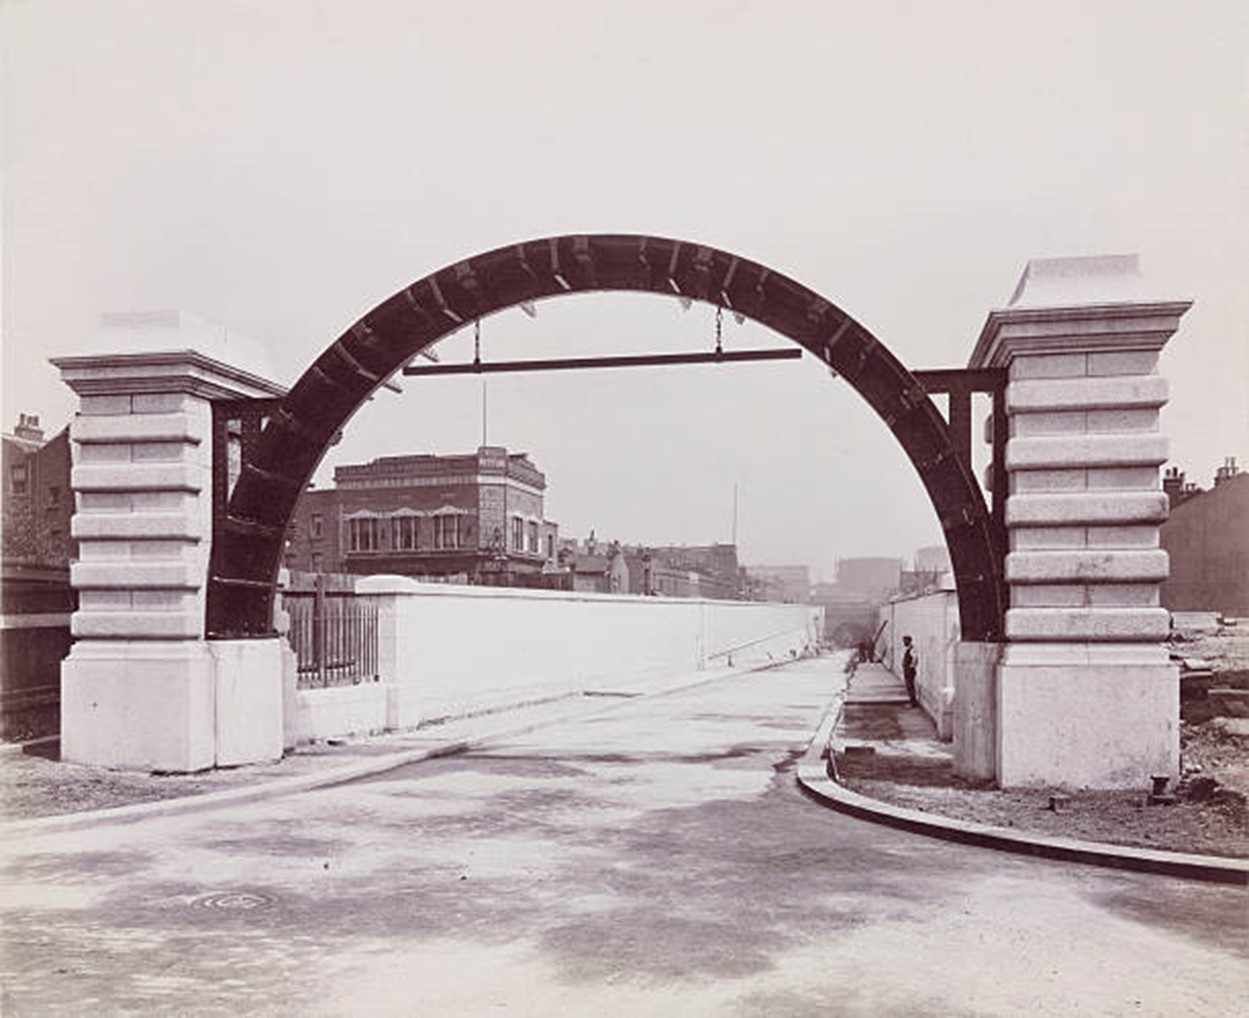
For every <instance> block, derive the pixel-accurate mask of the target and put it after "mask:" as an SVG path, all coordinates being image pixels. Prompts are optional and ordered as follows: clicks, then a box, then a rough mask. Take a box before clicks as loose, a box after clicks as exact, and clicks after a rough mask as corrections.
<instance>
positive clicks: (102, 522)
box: [70, 513, 205, 541]
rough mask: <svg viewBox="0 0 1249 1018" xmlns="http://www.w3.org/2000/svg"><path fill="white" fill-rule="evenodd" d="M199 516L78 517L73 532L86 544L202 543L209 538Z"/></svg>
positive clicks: (160, 514) (96, 515)
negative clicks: (110, 541)
mask: <svg viewBox="0 0 1249 1018" xmlns="http://www.w3.org/2000/svg"><path fill="white" fill-rule="evenodd" d="M203 530H204V528H203V525H202V522H201V520H200V518H199V517H198V516H195V515H192V514H190V513H126V514H124V515H123V514H121V513H77V514H75V515H74V518H73V520H72V522H71V523H70V532H71V533H72V534H73V536H74V537H75V538H76V539H78V540H82V541H90V540H93V539H96V540H105V539H114V540H117V539H126V538H149V539H152V540H173V539H178V540H186V541H198V540H199V539H200V538H201V537H203V536H205V535H204V533H203Z"/></svg>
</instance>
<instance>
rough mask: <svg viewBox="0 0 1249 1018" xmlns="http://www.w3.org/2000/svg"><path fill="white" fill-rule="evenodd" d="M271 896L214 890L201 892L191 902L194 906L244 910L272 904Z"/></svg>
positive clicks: (250, 892)
mask: <svg viewBox="0 0 1249 1018" xmlns="http://www.w3.org/2000/svg"><path fill="white" fill-rule="evenodd" d="M273 900H274V899H273V898H271V897H270V896H269V895H267V894H257V893H256V892H255V891H214V892H213V893H212V894H202V895H200V896H199V897H198V898H196V899H195V900H194V901H193V902H192V903H191V904H192V905H193V906H194V907H195V908H221V909H229V910H233V911H246V910H248V909H257V908H265V907H266V906H268V905H272V904H273Z"/></svg>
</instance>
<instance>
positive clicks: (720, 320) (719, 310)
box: [716, 304, 724, 354]
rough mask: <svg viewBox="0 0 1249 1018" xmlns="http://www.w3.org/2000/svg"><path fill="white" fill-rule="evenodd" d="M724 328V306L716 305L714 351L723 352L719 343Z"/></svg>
mask: <svg viewBox="0 0 1249 1018" xmlns="http://www.w3.org/2000/svg"><path fill="white" fill-rule="evenodd" d="M723 330H724V308H723V307H722V306H721V305H718V304H717V305H716V353H718V354H719V353H724V347H723V345H722V344H721V333H722V332H723Z"/></svg>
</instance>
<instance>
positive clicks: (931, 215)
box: [0, 0, 1249, 580]
mask: <svg viewBox="0 0 1249 1018" xmlns="http://www.w3.org/2000/svg"><path fill="white" fill-rule="evenodd" d="M0 18H3V25H2V28H3V31H0V38H2V40H3V41H2V42H0V45H2V46H3V58H4V59H3V86H4V88H3V92H4V96H5V99H4V110H3V113H4V127H3V132H4V138H3V142H4V144H3V153H2V156H0V158H2V159H3V166H2V169H3V176H2V179H3V188H4V195H3V213H2V214H3V222H2V225H3V249H2V251H0V257H2V259H3V292H2V293H0V297H2V299H3V313H2V324H3V332H2V336H0V338H2V341H3V375H4V379H3V396H2V399H3V403H2V406H0V414H2V416H3V420H4V422H5V426H6V427H11V426H12V424H13V422H14V421H16V420H17V415H18V414H19V413H20V412H31V413H37V414H39V415H40V417H41V421H42V423H43V426H44V427H45V428H46V429H47V430H48V431H49V433H51V432H55V431H56V430H58V429H59V428H60V427H61V426H62V425H63V424H64V423H65V421H66V420H67V419H68V417H69V415H70V413H71V412H72V408H73V400H72V394H71V393H70V392H69V390H68V389H67V388H65V387H64V386H63V385H61V384H60V382H59V380H58V378H57V375H56V372H55V370H54V369H53V368H51V367H50V366H49V365H48V363H47V359H48V358H49V357H52V356H56V355H58V354H63V353H66V352H70V351H74V350H82V349H84V348H94V349H101V346H100V343H101V340H100V338H99V336H98V334H97V333H98V330H97V322H98V316H99V314H100V313H101V312H105V311H145V310H155V309H166V308H168V309H173V308H177V309H183V310H186V311H188V312H192V313H194V314H196V315H199V316H201V317H202V318H204V319H206V320H208V321H211V322H217V323H221V324H222V325H224V326H226V327H227V328H228V329H229V330H230V334H231V335H232V336H233V335H250V336H252V337H254V338H255V339H256V340H257V341H258V342H259V343H260V344H261V346H262V347H263V353H264V354H265V356H266V357H267V359H268V361H269V364H270V366H271V371H272V375H273V376H274V378H275V379H276V380H277V381H281V382H284V383H286V384H290V383H292V382H293V381H294V380H295V379H296V378H297V377H298V376H299V374H300V373H301V372H302V371H303V370H304V369H305V368H306V367H307V365H308V364H309V363H310V362H311V361H312V360H313V359H314V358H315V357H316V356H317V355H318V354H319V353H320V351H321V350H323V349H324V348H325V347H326V346H327V345H328V344H329V343H330V342H332V340H333V339H334V338H335V337H336V336H337V335H339V334H340V333H341V332H342V331H343V330H344V329H345V328H346V327H347V326H349V325H350V324H351V323H352V322H353V321H355V320H356V319H357V318H359V317H360V316H361V315H363V314H365V313H366V312H368V311H369V310H370V309H371V308H372V307H374V306H375V305H376V304H377V303H379V302H380V301H381V300H383V299H385V298H386V297H387V296H389V295H390V294H391V293H394V292H395V291H397V290H399V289H400V288H402V287H403V286H406V285H407V284H409V283H410V282H412V281H413V280H415V279H418V278H420V277H422V276H424V275H426V274H427V273H429V272H431V271H434V270H436V269H438V268H441V267H443V266H445V265H448V264H452V263H454V262H456V261H459V260H461V259H463V258H466V257H469V256H472V255H474V254H476V253H478V252H481V251H485V250H489V249H491V248H494V247H497V246H499V245H501V244H506V243H509V242H512V241H520V240H525V239H529V238H534V237H542V236H548V235H554V234H564V233H572V232H635V233H650V234H656V235H662V236H675V237H680V238H684V239H689V240H694V241H701V242H705V243H708V244H712V245H714V246H716V247H720V248H723V249H726V250H730V251H734V252H737V253H740V254H742V255H745V256H747V257H750V258H753V259H755V260H757V261H760V262H763V263H764V264H767V265H770V266H773V267H775V268H776V269H777V270H779V271H782V272H785V273H786V274H788V275H791V276H793V277H794V278H796V279H798V280H799V281H801V282H802V283H804V284H806V285H808V286H810V287H812V288H813V289H815V290H817V291H818V292H820V293H821V294H823V295H824V296H826V297H827V298H828V299H830V300H832V301H833V302H835V303H837V304H838V305H839V306H841V307H843V308H844V309H845V310H846V311H848V312H849V313H850V314H852V315H854V316H855V317H856V318H857V319H858V320H860V321H861V322H863V324H864V325H866V326H867V327H868V328H869V329H871V330H872V332H873V333H874V334H875V335H876V336H877V337H879V338H880V339H881V341H882V342H883V343H885V344H886V345H887V346H888V347H889V348H890V349H891V350H892V351H893V352H894V353H895V354H896V355H897V356H898V357H899V358H900V359H901V360H902V361H903V362H904V363H906V364H908V365H909V366H912V367H915V368H926V367H958V366H962V365H963V364H965V363H966V361H967V357H968V355H969V354H970V352H971V349H972V347H973V345H974V343H975V339H976V336H977V335H978V333H979V331H980V328H981V326H982V324H983V322H984V320H985V316H986V315H987V313H988V312H989V310H990V309H992V308H994V307H1000V306H1003V305H1004V304H1005V303H1006V301H1007V299H1008V298H1009V297H1010V294H1011V292H1012V290H1013V289H1014V286H1015V282H1016V280H1017V279H1018V277H1019V275H1020V273H1021V272H1022V270H1023V268H1024V265H1025V263H1026V262H1027V261H1028V259H1030V258H1037V257H1049V256H1056V255H1081V254H1106V253H1130V252H1139V253H1140V254H1141V256H1142V262H1143V266H1144V272H1145V276H1146V279H1147V280H1148V282H1149V288H1150V292H1151V293H1154V294H1156V295H1157V297H1159V298H1160V299H1170V298H1190V299H1193V300H1194V301H1195V303H1194V306H1193V309H1192V310H1191V311H1190V312H1189V314H1188V315H1187V316H1186V317H1185V319H1184V321H1183V324H1182V326H1181V329H1180V332H1179V333H1178V334H1177V335H1176V336H1175V338H1174V339H1173V340H1172V341H1171V343H1170V345H1169V346H1168V348H1167V349H1166V350H1165V351H1164V353H1163V357H1162V360H1161V365H1160V370H1161V372H1162V373H1163V374H1164V375H1165V376H1166V377H1167V379H1168V382H1169V385H1170V391H1171V404H1170V406H1169V407H1168V408H1167V409H1166V410H1165V411H1164V414H1163V421H1162V427H1163V430H1164V431H1165V432H1166V433H1167V434H1168V435H1170V436H1171V439H1172V443H1171V461H1172V462H1173V463H1175V464H1177V465H1179V466H1180V467H1181V469H1183V470H1185V471H1186V472H1187V473H1188V476H1189V477H1190V478H1192V479H1194V480H1197V481H1198V482H1199V483H1203V482H1204V483H1208V481H1205V478H1206V475H1207V474H1208V473H1212V472H1213V470H1214V468H1215V467H1216V466H1217V465H1218V464H1219V463H1221V462H1222V460H1223V458H1224V457H1225V456H1229V455H1231V456H1237V457H1238V458H1239V459H1240V460H1241V462H1249V117H1247V116H1246V113H1247V112H1249V109H1247V106H1246V80H1245V66H1246V54H1247V53H1249V14H1247V13H1246V11H1245V10H1244V8H1243V5H1236V4H1231V3H1222V2H1213V0H1207V2H1195V3H1171V2H1162V0H1156V2H1142V3H1139V4H1134V5H1118V4H1106V5H1089V4H1086V3H1076V2H1068V0H1055V2H1053V3H1050V4H1046V5H1044V6H1043V7H1035V6H1027V5H1010V4H1000V3H989V2H956V0H951V2H948V3H943V4H917V3H913V2H904V0H897V2H882V3H880V4H876V5H872V6H871V7H870V8H865V7H864V6H863V5H858V4H853V5H852V4H841V3H828V4H822V5H815V4H808V3H796V2H790V3H784V2H780V3H776V2H774V3H760V2H749V0H748V2H742V3H734V4H727V3H702V2H696V0H691V2H689V3H683V4H680V5H672V4H659V3H651V2H647V0H637V2H634V3H630V4H627V5H625V4H614V3H606V2H587V3H582V4H577V5H564V4H547V5H541V4H539V5H516V4H510V3H501V2H496V3H490V2H487V3H483V4H478V5H474V6H473V8H472V9H471V10H470V9H467V8H462V7H456V6H455V5H428V4H400V3H390V2H376V0H360V2H351V3H347V2H345V0H269V2H266V3H263V4H238V3H229V2H217V0H214V2H208V0H185V2H181V3H179V4H164V3H159V2H156V0H103V2H93V3H75V2H64V3H58V4H38V3H9V4H5V5H3V6H2V7H0ZM471 332H472V330H471V328H469V329H466V330H463V331H462V332H461V333H459V334H457V335H456V336H455V337H452V338H450V339H448V340H447V341H445V342H444V343H443V344H442V345H441V346H440V348H439V355H440V356H441V357H442V358H443V359H444V360H447V361H450V360H469V359H471V357H472V336H471ZM713 342H714V322H713V310H712V309H710V308H708V307H706V306H701V305H696V306H694V307H693V308H691V309H689V310H683V309H682V307H681V305H680V304H679V303H678V302H677V301H675V300H663V299H647V298H645V297H641V296H636V295H596V296H592V297H574V298H568V299H563V300H558V301H549V302H546V303H543V304H540V305H539V306H538V307H537V318H536V319H531V318H530V317H529V316H527V315H526V314H523V313H522V312H521V311H520V310H515V311H512V312H508V313H505V314H501V315H498V316H496V317H494V318H491V319H487V320H486V321H484V322H483V323H482V345H483V356H485V357H488V358H502V357H537V356H546V355H560V354H564V355H574V354H575V355H587V354H593V353H626V352H635V353H636V352H667V351H675V350H692V349H702V350H707V349H710V348H711V346H712V344H713ZM784 342H785V341H784V340H781V339H780V338H779V337H777V336H775V335H772V334H769V333H766V332H765V331H764V330H762V329H760V328H757V327H755V326H753V325H751V324H749V323H748V324H746V325H740V326H739V325H738V324H737V323H735V322H733V321H732V320H731V318H729V317H726V321H725V343H726V346H728V347H729V348H741V347H745V346H765V345H769V344H782V343H784ZM401 386H402V388H403V389H404V393H403V395H397V394H395V393H390V392H381V393H379V394H378V396H377V398H376V399H375V400H374V401H373V402H372V403H370V404H368V405H367V406H366V407H365V408H364V409H363V410H362V411H361V412H360V413H359V414H358V415H357V417H356V418H355V419H354V420H353V421H352V422H351V426H350V427H348V428H347V430H346V432H345V434H344V438H343V441H342V442H341V443H340V445H339V446H337V447H335V448H334V449H333V450H331V452H330V454H329V456H327V459H326V462H325V463H324V464H323V465H322V468H321V471H320V473H319V475H318V476H319V477H321V478H322V479H326V478H328V476H329V475H330V473H331V472H332V468H333V466H334V464H335V463H338V462H359V461H361V460H367V459H371V458H373V457H376V456H382V455H391V454H398V453H403V452H429V453H435V454H439V453H441V454H446V453H455V452H460V451H465V450H469V449H474V448H476V447H477V445H479V444H481V438H482V435H481V429H482V399H483V392H482V384H481V381H480V380H479V379H477V378H471V377H469V378H460V379H407V380H401ZM488 391H489V395H488V400H489V439H490V441H491V442H492V443H496V442H497V443H498V444H502V445H506V446H507V447H508V448H510V449H514V450H517V451H528V452H530V453H531V454H533V455H534V456H535V458H537V459H539V460H540V461H541V462H542V464H543V469H544V470H546V471H547V472H548V474H549V476H550V477H551V479H552V490H551V492H550V497H549V504H548V512H549V514H550V515H551V517H552V518H553V519H557V520H559V521H560V524H561V529H562V531H563V532H564V533H567V534H576V535H581V536H584V534H587V533H588V532H589V530H590V529H591V528H595V529H596V530H597V531H598V532H599V533H604V534H617V535H628V537H629V539H630V540H637V541H638V542H640V543H648V544H679V543H687V544H691V545H693V544H705V543H710V542H713V541H729V540H731V539H732V535H733V527H734V488H735V487H736V488H737V493H738V494H737V499H736V504H737V511H736V521H737V536H738V545H739V551H740V554H741V557H742V559H743V561H746V562H758V563H773V564H807V565H808V566H809V567H810V569H811V572H812V579H813V580H820V579H827V578H830V577H831V576H832V573H833V569H834V564H835V562H836V560H837V559H838V558H844V557H853V556H863V555H867V556H870V555H883V556H898V557H902V558H907V557H909V556H910V555H912V554H913V553H914V551H915V550H916V549H918V548H922V547H924V546H927V545H932V544H936V543H939V542H940V541H941V531H940V527H939V526H938V524H937V521H936V519H935V516H934V514H933V512H932V510H931V508H930V506H929V504H928V501H927V498H926V496H925V494H924V492H923V489H922V488H921V486H920V484H919V481H918V479H917V477H916V475H915V472H914V470H913V468H912V467H911V465H910V464H909V462H907V460H906V458H905V456H904V455H903V454H902V452H901V450H900V449H899V448H898V446H897V444H896V443H895V442H894V440H893V439H892V437H891V436H890V435H889V433H888V431H887V429H886V428H885V427H884V426H883V425H882V424H881V422H880V421H879V420H878V419H877V418H876V417H875V415H874V414H873V413H872V412H871V411H870V409H869V408H868V407H867V406H866V405H865V403H864V402H863V401H862V400H861V399H860V398H859V397H858V396H857V395H856V394H855V393H854V392H853V391H852V390H851V389H850V388H849V387H848V386H847V385H846V384H845V383H844V382H839V381H836V380H833V379H831V378H830V377H829V374H828V372H827V370H825V369H823V368H822V367H821V366H820V365H818V364H816V363H815V362H814V361H813V360H811V359H810V358H806V359H805V360H804V361H803V362H802V363H797V364H791V363H784V364H773V365H759V366H751V367H748V368H729V367H720V368H716V367H707V368H701V367H700V368H688V369H683V370H680V371H677V370H669V371H662V370H653V369H631V370H629V371H618V372H611V373H569V374H561V375H558V376H555V375H537V376H524V377H522V376H508V377H496V378H492V379H491V380H490V381H489V383H488ZM982 413H983V407H982V408H980V410H979V411H978V412H977V414H976V416H977V418H979V417H980V416H982ZM977 424H978V421H977ZM981 454H982V453H981Z"/></svg>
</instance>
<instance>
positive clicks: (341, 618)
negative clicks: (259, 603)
mask: <svg viewBox="0 0 1249 1018" xmlns="http://www.w3.org/2000/svg"><path fill="white" fill-rule="evenodd" d="M282 603H283V607H284V608H285V609H286V611H287V613H288V614H289V615H290V619H291V628H290V635H289V639H290V643H291V647H292V649H293V650H294V651H295V657H296V658H297V659H298V662H299V664H298V672H297V674H298V685H299V688H300V689H320V688H323V687H326V686H354V685H359V684H360V683H362V682H376V681H377V679H378V668H377V601H376V600H375V599H373V598H370V597H365V596H361V595H357V594H353V593H351V592H350V591H342V590H315V591H311V590H309V591H291V590H288V591H284V592H283V594H282Z"/></svg>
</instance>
